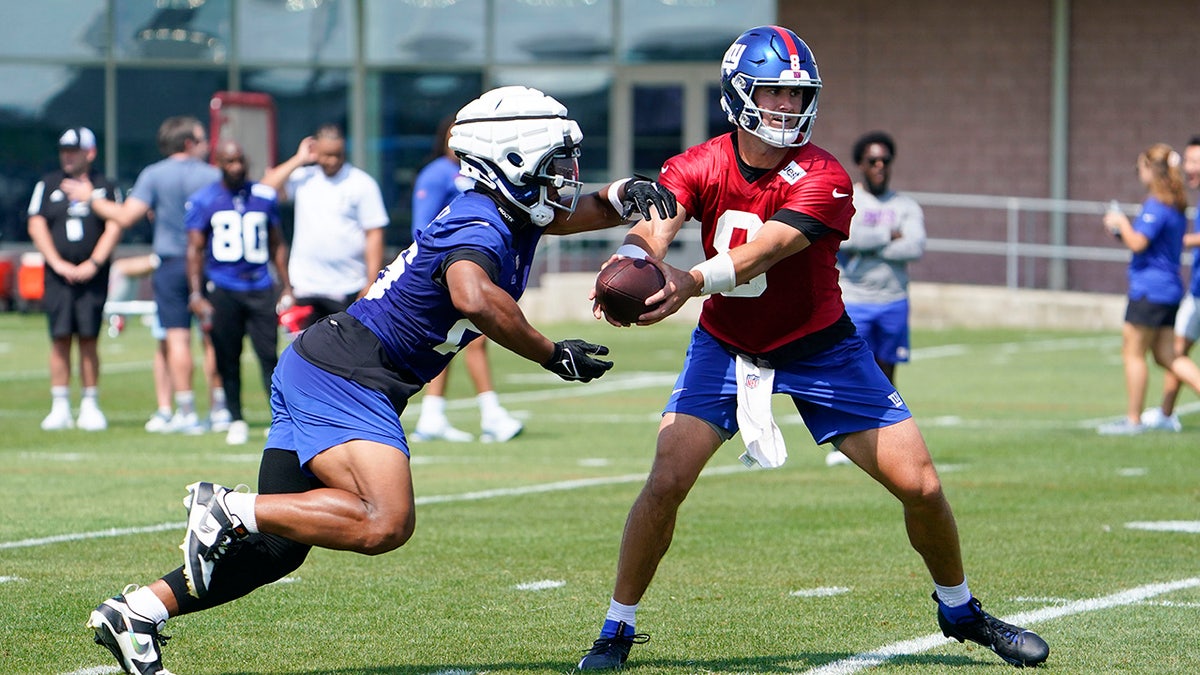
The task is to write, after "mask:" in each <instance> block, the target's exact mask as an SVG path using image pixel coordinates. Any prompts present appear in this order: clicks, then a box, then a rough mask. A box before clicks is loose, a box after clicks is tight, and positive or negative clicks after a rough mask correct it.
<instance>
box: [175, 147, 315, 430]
mask: <svg viewBox="0 0 1200 675" xmlns="http://www.w3.org/2000/svg"><path fill="white" fill-rule="evenodd" d="M215 159H216V163H217V168H218V169H220V170H221V180H219V181H217V182H215V183H213V184H212V185H209V186H208V187H206V188H203V189H201V190H199V191H198V192H196V193H195V194H193V195H192V196H191V197H190V198H189V199H188V203H187V212H186V215H185V216H184V222H185V223H186V224H187V230H188V253H187V279H188V289H189V291H190V295H189V303H188V304H189V306H190V308H191V310H192V312H193V313H194V314H195V315H196V317H197V318H198V319H199V320H200V327H201V328H202V329H203V330H205V331H208V334H209V335H210V336H211V338H212V344H213V351H214V352H215V353H216V359H217V372H218V373H220V375H221V381H222V382H224V383H225V400H226V405H227V406H228V407H229V413H230V416H231V420H232V421H231V422H230V424H229V430H228V431H227V432H226V435H225V442H226V443H228V444H230V445H241V444H243V443H246V442H247V441H248V440H249V426H248V425H247V424H246V421H245V418H244V417H243V416H242V375H241V371H242V366H241V363H242V343H243V342H244V341H245V337H246V335H249V336H250V344H251V346H252V347H253V348H254V353H255V355H257V356H258V365H259V370H260V372H261V374H262V381H263V389H264V390H265V391H270V389H271V373H272V372H274V371H275V363H276V361H277V356H276V355H277V353H278V337H279V321H278V316H277V315H276V313H275V306H276V299H277V297H279V296H278V295H277V294H276V292H275V284H274V280H273V279H272V277H271V269H270V263H272V262H274V263H275V269H276V270H277V271H278V274H279V280H280V284H281V286H282V287H283V289H282V293H281V295H283V296H290V295H291V284H289V283H288V277H287V257H288V252H287V245H286V244H285V243H284V241H283V235H282V234H281V233H280V228H279V210H278V208H277V205H276V193H275V190H274V189H273V188H271V187H268V186H266V185H262V184H259V183H253V182H250V181H247V180H246V155H245V152H243V150H242V147H241V146H240V145H238V144H237V143H236V142H234V141H222V142H221V143H220V145H219V146H218V147H217V150H216V156H215Z"/></svg>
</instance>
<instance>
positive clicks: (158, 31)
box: [113, 0, 230, 63]
mask: <svg viewBox="0 0 1200 675" xmlns="http://www.w3.org/2000/svg"><path fill="white" fill-rule="evenodd" d="M229 3H230V0H206V1H205V2H203V3H198V4H197V3H187V2H169V1H168V2H147V1H146V0H115V7H116V21H115V24H116V36H115V39H114V40H113V43H114V44H113V47H114V52H115V53H116V55H117V58H119V59H126V60H128V59H139V58H141V59H179V60H186V61H206V62H210V63H223V62H224V61H225V59H226V58H227V57H228V55H229V31H230V6H229Z"/></svg>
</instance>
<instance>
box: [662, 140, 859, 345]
mask: <svg viewBox="0 0 1200 675" xmlns="http://www.w3.org/2000/svg"><path fill="white" fill-rule="evenodd" d="M735 152H736V151H735V149H734V146H733V136H732V134H724V135H721V136H718V137H716V138H714V139H712V140H709V141H707V142H705V143H701V144H700V145H697V146H694V147H692V148H689V149H688V150H686V151H684V152H683V153H681V154H679V155H676V156H675V157H672V158H671V159H669V160H667V162H666V164H665V165H663V169H662V173H661V175H660V176H659V182H660V183H662V184H663V185H664V186H665V187H667V188H668V189H670V190H671V192H673V193H675V196H676V197H677V198H678V200H679V204H680V206H682V207H683V208H684V209H686V210H687V213H688V215H689V216H690V217H692V218H695V219H697V220H699V221H700V224H701V227H702V238H703V241H704V254H705V257H706V258H712V257H713V256H715V255H717V254H718V253H722V252H724V251H728V250H730V249H732V248H735V247H737V246H740V245H741V244H744V243H746V242H747V241H750V240H753V239H754V237H755V236H756V235H757V234H758V230H759V228H761V227H762V225H763V223H764V222H765V221H767V220H771V219H772V217H773V216H774V215H775V214H776V213H778V212H779V211H780V210H781V209H788V210H791V211H797V212H800V213H803V214H805V215H808V216H811V217H813V218H816V219H817V220H818V221H820V222H821V223H823V224H824V225H825V226H826V227H829V228H830V229H831V230H832V232H830V233H828V234H826V235H824V236H822V237H818V238H817V240H816V241H814V242H813V243H812V245H811V246H809V247H807V248H805V249H804V250H803V251H800V252H799V253H796V254H794V255H791V256H788V257H787V258H785V259H783V260H780V261H779V262H777V263H775V265H774V266H773V267H771V269H769V270H767V272H765V273H764V274H760V275H759V276H757V277H755V278H754V279H751V280H750V281H749V282H747V283H744V284H741V285H739V286H738V287H737V288H735V289H733V290H732V291H729V292H727V293H720V294H714V295H712V296H710V297H709V298H708V299H707V300H705V302H704V307H703V309H702V310H701V313H700V325H701V326H703V327H704V329H705V330H707V331H708V332H710V333H712V334H713V336H714V337H716V338H717V339H718V340H720V341H722V342H724V343H726V344H728V345H731V346H733V347H735V348H737V349H739V350H742V351H744V352H746V353H749V354H765V353H767V352H770V351H772V350H775V349H778V348H779V347H782V346H784V345H787V344H789V343H792V342H794V341H796V340H798V339H800V338H803V337H804V336H806V335H809V334H811V333H814V332H816V331H819V330H821V329H823V328H826V327H828V326H830V325H832V324H833V323H834V322H835V321H837V320H838V319H839V318H841V316H842V314H843V313H844V312H845V307H844V306H843V304H842V293H841V290H840V288H839V287H838V271H837V267H836V263H837V250H838V246H839V245H840V244H841V242H842V241H843V240H844V239H845V238H846V237H847V236H848V235H849V232H850V217H851V216H853V215H854V204H853V199H852V197H851V194H852V191H853V188H852V184H851V182H850V177H849V176H848V175H847V174H846V170H845V169H843V168H842V165H841V164H840V163H838V161H837V159H835V158H834V157H833V155H831V154H829V153H828V152H826V151H825V150H822V149H821V148H819V147H817V146H815V145H812V144H811V143H810V144H806V145H803V146H801V147H799V148H795V149H792V150H791V151H789V152H788V154H787V156H786V157H784V159H783V161H782V162H780V164H779V166H778V167H776V168H775V169H772V170H771V171H769V172H767V173H766V174H764V175H763V176H761V177H760V178H759V179H758V180H756V181H754V182H753V183H751V182H747V181H746V179H745V177H744V176H743V175H742V172H741V171H740V170H739V168H738V163H737V158H736V157H735V156H734V153H735Z"/></svg>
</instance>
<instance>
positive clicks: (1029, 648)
mask: <svg viewBox="0 0 1200 675" xmlns="http://www.w3.org/2000/svg"><path fill="white" fill-rule="evenodd" d="M933 600H934V602H937V594H936V593H934V595H933ZM968 604H969V605H970V606H971V614H972V615H973V616H972V617H971V618H970V619H967V620H966V621H961V622H959V623H952V622H951V621H950V619H947V618H946V615H945V614H943V613H942V605H941V603H938V615H937V618H938V625H939V626H941V628H942V635H945V636H946V637H948V638H953V639H955V640H958V641H959V642H962V641H963V640H970V641H971V642H975V643H978V644H981V645H983V646H984V647H987V648H988V649H990V650H992V651H994V652H996V655H997V656H999V657H1000V658H1002V659H1004V660H1005V661H1007V662H1009V663H1010V664H1012V665H1014V666H1016V667H1018V668H1024V667H1025V666H1037V665H1039V664H1040V663H1042V662H1043V661H1045V660H1046V657H1047V656H1050V645H1047V644H1046V641H1045V640H1043V639H1042V638H1041V637H1040V636H1038V634H1037V633H1034V632H1033V631H1029V630H1025V629H1024V628H1021V627H1020V626H1014V625H1012V624H1011V623H1005V622H1003V621H1001V620H1000V619H997V618H996V617H994V616H992V615H990V614H988V613H987V612H985V611H983V607H982V606H981V605H980V604H979V601H978V600H976V599H975V598H971V601H970V602H969V603H968Z"/></svg>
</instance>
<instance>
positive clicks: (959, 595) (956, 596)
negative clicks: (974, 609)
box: [933, 579, 971, 607]
mask: <svg viewBox="0 0 1200 675" xmlns="http://www.w3.org/2000/svg"><path fill="white" fill-rule="evenodd" d="M933 587H934V588H935V589H936V590H937V596H938V600H941V602H942V604H943V605H945V606H947V607H961V606H963V605H965V604H967V602H969V601H970V600H971V590H970V589H969V588H967V580H966V579H963V582H962V583H961V584H959V585H957V586H939V585H938V584H934V585H933Z"/></svg>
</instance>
